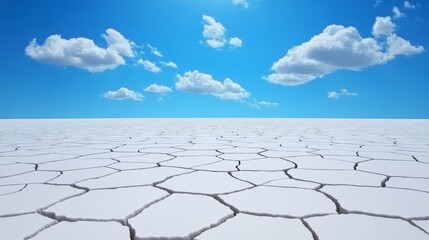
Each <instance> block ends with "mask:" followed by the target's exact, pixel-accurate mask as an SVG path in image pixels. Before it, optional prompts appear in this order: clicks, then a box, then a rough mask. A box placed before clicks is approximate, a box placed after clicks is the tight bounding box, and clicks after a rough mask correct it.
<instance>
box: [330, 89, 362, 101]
mask: <svg viewBox="0 0 429 240" xmlns="http://www.w3.org/2000/svg"><path fill="white" fill-rule="evenodd" d="M356 96H358V94H357V93H354V92H349V91H348V90H347V89H345V88H343V89H341V90H340V91H339V92H336V91H328V98H330V99H338V98H340V97H356Z"/></svg>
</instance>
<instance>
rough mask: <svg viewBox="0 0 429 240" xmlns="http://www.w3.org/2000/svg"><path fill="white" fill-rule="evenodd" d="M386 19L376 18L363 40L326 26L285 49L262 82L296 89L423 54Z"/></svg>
mask: <svg viewBox="0 0 429 240" xmlns="http://www.w3.org/2000/svg"><path fill="white" fill-rule="evenodd" d="M394 31H395V24H394V23H393V22H392V21H391V18H390V17H377V18H376V21H375V23H374V26H373V31H372V33H373V35H374V37H368V38H363V37H362V36H361V35H360V34H359V32H358V30H357V29H356V28H354V27H344V26H342V25H329V26H328V27H326V28H325V29H324V30H323V32H322V33H320V34H318V35H316V36H314V37H312V38H311V39H310V41H308V42H304V43H302V44H301V45H298V46H295V47H293V48H291V49H289V50H288V51H287V53H286V55H285V56H284V57H282V58H281V59H279V60H278V61H276V62H274V63H273V65H272V67H271V70H272V71H273V73H271V74H270V75H268V76H264V77H263V79H265V80H267V81H269V82H271V83H275V84H282V85H288V86H296V85H300V84H304V83H306V82H309V81H312V80H314V79H317V78H321V77H323V76H325V75H326V74H330V73H332V72H334V71H337V70H341V69H345V70H355V71H356V70H360V69H363V68H365V67H369V66H372V65H377V64H383V63H386V62H388V61H390V60H393V59H394V58H395V57H396V56H398V55H413V54H419V53H421V52H423V51H424V48H423V47H422V46H413V45H412V44H411V43H410V42H409V41H407V40H405V39H403V38H401V37H399V36H397V35H396V34H395V33H394Z"/></svg>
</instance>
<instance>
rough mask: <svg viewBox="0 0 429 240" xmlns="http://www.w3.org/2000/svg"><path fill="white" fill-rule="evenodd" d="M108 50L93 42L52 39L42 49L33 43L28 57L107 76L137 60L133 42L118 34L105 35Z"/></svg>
mask: <svg viewBox="0 0 429 240" xmlns="http://www.w3.org/2000/svg"><path fill="white" fill-rule="evenodd" d="M102 37H103V38H104V39H105V40H106V42H107V44H108V46H107V48H102V47H99V46H98V45H96V44H95V43H94V41H93V40H92V39H88V38H84V37H78V38H70V39H64V38H62V37H61V35H59V34H54V35H50V36H49V37H47V38H46V40H45V41H44V43H43V44H42V45H39V44H38V43H37V41H36V39H33V40H32V41H31V42H30V43H29V44H28V46H27V47H26V48H25V54H26V55H27V56H29V57H31V58H33V59H34V60H37V61H39V62H41V63H46V64H53V65H57V66H64V67H76V68H82V69H85V70H87V71H89V72H103V71H105V70H107V69H114V68H116V67H118V66H120V65H123V64H125V59H124V57H134V52H133V42H131V41H130V40H128V39H126V38H125V37H124V36H123V35H122V34H121V33H119V32H118V31H116V30H114V29H112V28H109V29H107V30H106V33H105V34H103V35H102Z"/></svg>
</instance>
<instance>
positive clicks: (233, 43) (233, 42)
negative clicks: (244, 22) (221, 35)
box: [229, 37, 243, 47]
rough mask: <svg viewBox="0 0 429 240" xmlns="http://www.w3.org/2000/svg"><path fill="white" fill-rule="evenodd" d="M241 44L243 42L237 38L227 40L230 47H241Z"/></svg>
mask: <svg viewBox="0 0 429 240" xmlns="http://www.w3.org/2000/svg"><path fill="white" fill-rule="evenodd" d="M242 44H243V41H241V39H240V38H238V37H233V38H230V39H229V45H231V47H241V45H242Z"/></svg>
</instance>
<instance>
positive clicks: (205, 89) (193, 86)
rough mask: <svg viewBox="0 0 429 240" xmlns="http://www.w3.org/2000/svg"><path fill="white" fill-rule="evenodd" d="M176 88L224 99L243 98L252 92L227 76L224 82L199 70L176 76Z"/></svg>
mask: <svg viewBox="0 0 429 240" xmlns="http://www.w3.org/2000/svg"><path fill="white" fill-rule="evenodd" d="M176 89H177V90H182V91H188V92H192V93H196V94H210V95H213V96H215V97H218V98H220V99H223V100H243V99H246V98H248V97H250V93H249V92H247V91H246V90H245V89H244V88H242V87H241V86H240V85H239V84H237V83H235V82H234V81H233V80H231V79H229V78H226V79H225V80H224V81H223V82H221V81H217V80H215V79H213V77H212V76H211V75H210V74H205V73H201V72H199V71H188V72H185V74H183V76H181V75H179V74H178V75H177V76H176Z"/></svg>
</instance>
